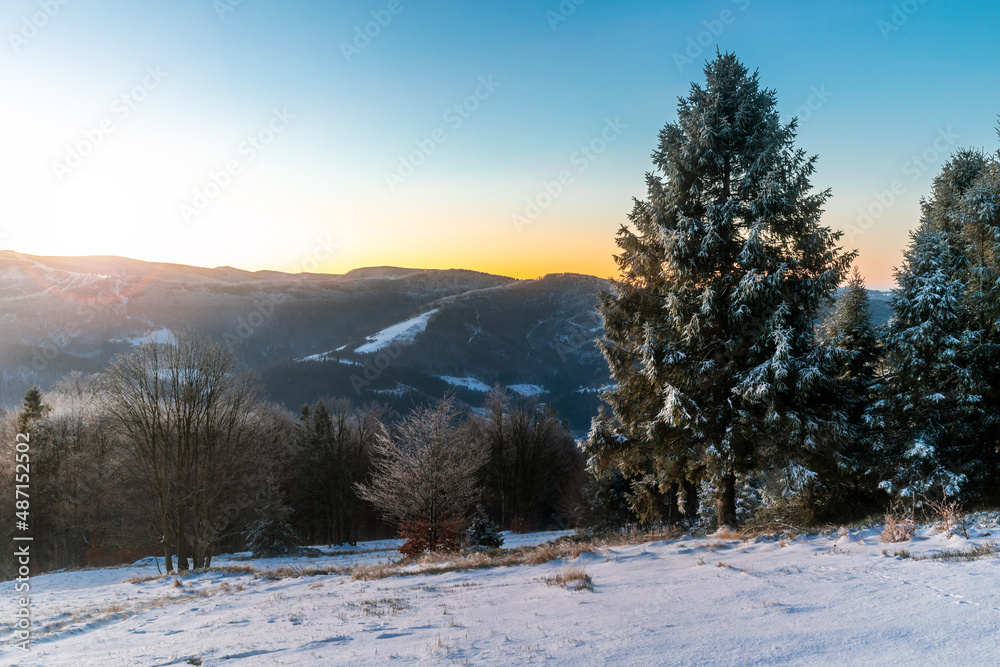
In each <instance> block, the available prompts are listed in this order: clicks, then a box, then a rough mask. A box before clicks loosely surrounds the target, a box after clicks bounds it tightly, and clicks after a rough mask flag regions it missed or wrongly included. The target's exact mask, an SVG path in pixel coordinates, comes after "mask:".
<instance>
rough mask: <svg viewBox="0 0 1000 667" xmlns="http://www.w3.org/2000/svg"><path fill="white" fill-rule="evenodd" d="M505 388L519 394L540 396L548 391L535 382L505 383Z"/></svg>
mask: <svg viewBox="0 0 1000 667" xmlns="http://www.w3.org/2000/svg"><path fill="white" fill-rule="evenodd" d="M507 388H508V389H510V390H511V391H512V392H514V393H515V394H520V395H521V396H541V395H542V394H547V393H549V392H548V390H547V389H543V388H542V387H539V386H538V385H537V384H511V385H507Z"/></svg>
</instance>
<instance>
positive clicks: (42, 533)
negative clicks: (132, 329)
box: [0, 336, 586, 571]
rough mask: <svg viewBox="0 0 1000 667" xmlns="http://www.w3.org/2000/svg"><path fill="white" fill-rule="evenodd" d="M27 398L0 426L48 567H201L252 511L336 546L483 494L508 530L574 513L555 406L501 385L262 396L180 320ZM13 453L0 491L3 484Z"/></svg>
mask: <svg viewBox="0 0 1000 667" xmlns="http://www.w3.org/2000/svg"><path fill="white" fill-rule="evenodd" d="M22 403H23V404H22V406H21V408H20V409H19V410H12V411H9V412H8V413H6V414H4V415H2V416H0V429H2V434H3V439H4V440H3V442H4V447H5V448H6V449H10V448H12V447H13V443H14V442H15V435H16V434H17V433H19V432H20V433H28V434H30V441H31V464H30V465H31V470H30V497H31V514H30V521H29V523H30V526H31V534H32V535H34V536H36V537H35V542H34V544H35V545H36V546H35V550H34V557H35V561H34V564H35V566H36V567H38V568H39V569H41V570H51V569H54V568H60V567H71V566H83V565H102V564H111V563H119V562H131V561H134V560H136V559H138V558H140V557H144V556H150V555H156V556H157V557H158V560H159V561H161V562H162V564H163V566H164V567H165V569H166V570H167V571H170V570H173V569H177V570H185V569H188V568H202V567H209V566H210V565H211V562H212V557H213V556H214V555H215V554H218V553H220V552H232V551H238V550H240V549H243V548H245V547H246V544H247V539H248V532H249V529H250V528H251V527H255V526H256V527H259V523H260V519H261V516H262V515H268V516H282V517H287V520H288V523H289V526H290V532H291V534H294V536H295V539H296V541H297V542H298V543H300V544H324V543H325V544H331V545H333V544H356V543H357V542H358V541H359V540H363V539H372V538H376V537H394V536H395V535H396V533H397V530H398V529H399V528H400V527H403V528H404V529H405V528H406V527H407V526H409V528H410V529H411V530H412V528H413V525H412V521H413V520H416V519H420V520H421V521H424V520H427V521H429V524H427V525H429V526H431V527H432V529H434V530H436V526H437V525H438V524H439V523H440V522H442V521H443V522H453V523H456V525H459V524H461V525H463V526H464V523H465V522H466V521H467V520H468V519H469V518H470V517H471V516H472V513H473V511H474V509H475V507H476V506H477V505H482V506H483V507H484V508H485V509H486V510H487V513H488V515H489V516H490V517H491V518H492V519H493V520H495V521H496V522H497V523H499V524H501V525H502V526H503V527H504V528H516V529H519V530H527V529H529V528H554V527H567V526H569V525H571V524H573V523H574V522H577V521H578V520H579V518H580V516H581V509H580V504H581V503H582V490H581V487H582V485H583V482H584V480H585V479H586V475H585V471H584V460H583V455H582V452H581V450H580V448H579V447H578V446H577V443H576V441H575V440H574V439H573V437H572V436H571V435H570V434H569V431H568V430H567V428H566V425H565V423H564V422H562V421H561V420H560V419H559V418H558V417H557V416H556V415H555V413H553V412H552V411H551V410H550V409H548V408H547V406H545V405H541V404H539V403H537V402H535V401H533V400H530V399H526V398H523V397H518V396H515V395H513V394H511V393H509V392H507V391H506V390H504V389H502V388H500V387H499V386H498V387H496V388H494V389H493V390H492V391H491V392H490V393H489V394H488V396H487V398H486V400H485V402H484V406H483V407H482V408H479V409H477V410H475V411H470V410H467V409H461V408H460V407H459V406H458V405H457V404H456V403H455V401H454V400H453V399H451V398H449V397H445V398H444V399H442V400H441V401H439V402H436V403H431V404H429V405H426V406H414V408H413V410H412V411H411V412H410V413H409V414H402V415H397V414H392V413H390V412H389V410H388V409H387V408H385V407H384V406H380V405H375V404H370V405H365V406H352V405H351V404H350V402H349V401H347V400H346V399H328V400H326V401H317V402H316V403H315V404H314V405H311V406H304V407H303V408H302V409H301V411H300V413H299V415H298V416H297V417H296V416H295V415H294V414H292V413H290V412H288V411H287V410H285V409H283V408H281V407H279V406H276V405H273V404H270V403H268V402H267V401H265V400H264V399H263V398H262V394H261V390H260V385H259V382H258V381H257V378H256V376H255V375H254V374H253V373H251V372H249V371H247V370H246V369H244V368H242V367H241V366H240V365H239V364H238V363H237V362H236V360H235V358H234V357H233V355H232V353H231V351H230V350H229V349H228V348H227V347H226V346H224V345H221V344H219V343H217V342H213V341H212V340H211V339H208V338H201V337H195V336H182V337H180V338H179V339H178V341H177V342H176V343H175V344H165V343H157V342H151V343H146V344H144V345H142V346H139V347H137V348H135V349H134V350H132V351H130V352H127V353H125V354H122V355H120V356H119V357H117V358H116V359H114V360H113V362H112V363H111V364H110V366H109V367H108V369H107V370H106V371H105V372H103V373H101V374H98V375H94V376H91V377H84V376H82V375H80V374H79V373H75V374H72V375H70V376H68V377H66V378H64V379H63V380H62V381H61V382H59V383H58V384H57V385H56V386H55V387H54V388H53V389H52V390H51V391H49V392H47V393H45V394H43V393H42V392H41V391H40V390H39V389H38V388H32V389H30V390H28V391H27V392H26V394H25V395H24V398H23V401H22ZM430 415H441V417H440V419H438V420H437V421H436V422H434V424H433V426H428V425H427V424H428V420H431V417H430ZM7 454H10V455H6V454H5V456H4V459H3V466H2V467H3V477H2V480H0V492H2V493H4V494H5V495H4V497H5V499H13V497H14V493H13V484H14V474H13V472H14V471H13V467H12V466H13V461H14V457H13V455H12V454H13V452H12V451H11V452H8V453H7ZM8 473H9V474H8ZM401 479H402V480H405V481H404V482H400V483H401V484H403V486H404V487H405V488H403V489H402V490H401V492H403V493H404V494H405V493H409V494H418V495H417V496H413V495H403V496H399V497H398V498H397V502H398V503H399V504H398V505H397V506H395V507H392V508H390V507H389V506H388V505H387V504H386V501H385V499H384V498H383V497H382V496H380V495H379V494H377V493H376V492H375V490H376V489H379V488H383V489H385V488H389V487H391V486H392V485H393V484H396V483H397V481H398V480H401ZM393 480H396V481H393ZM3 489H6V490H7V491H9V493H7V491H4V490H3ZM461 489H464V491H463V492H459V490H461ZM440 494H444V495H443V496H442V495H440ZM442 498H446V500H442ZM425 500H426V502H425ZM4 502H5V504H10V507H9V509H10V516H14V514H13V512H14V506H13V503H12V501H9V500H5V501H4ZM276 505H277V506H276ZM407 522H410V523H409V524H408V523H407ZM4 530H5V531H6V532H10V531H11V530H12V528H10V527H6V526H5V527H4ZM255 530H256V528H255ZM8 565H9V564H8Z"/></svg>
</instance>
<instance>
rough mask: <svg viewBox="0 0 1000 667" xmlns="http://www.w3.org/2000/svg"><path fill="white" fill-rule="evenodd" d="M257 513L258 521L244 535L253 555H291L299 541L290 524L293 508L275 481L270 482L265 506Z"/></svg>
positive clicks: (266, 491) (264, 500)
mask: <svg viewBox="0 0 1000 667" xmlns="http://www.w3.org/2000/svg"><path fill="white" fill-rule="evenodd" d="M257 512H258V514H257V520H256V521H255V522H254V523H253V524H252V525H251V526H250V530H248V531H247V532H246V533H245V534H244V539H246V541H247V548H249V549H250V551H251V553H253V555H254V556H255V557H258V558H262V557H271V556H283V555H285V554H288V553H290V552H291V551H292V550H293V549H294V548H295V545H296V542H297V541H298V540H297V539H296V537H295V533H294V531H292V526H291V524H289V523H288V517H289V516H290V515H291V513H292V508H290V507H288V506H286V505H285V504H284V501H283V499H282V497H281V490H280V489H279V488H278V485H277V484H275V482H274V481H273V480H268V483H267V489H266V490H265V492H264V497H263V506H262V507H260V508H259V509H258V510H257Z"/></svg>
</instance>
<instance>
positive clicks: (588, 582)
mask: <svg viewBox="0 0 1000 667" xmlns="http://www.w3.org/2000/svg"><path fill="white" fill-rule="evenodd" d="M545 583H546V584H548V585H549V586H562V587H563V588H567V589H569V590H571V591H592V590H594V580H593V579H591V578H590V575H589V574H587V572H586V570H584V569H583V568H582V567H564V568H563V569H561V570H559V571H558V572H556V573H555V574H553V575H550V576H548V577H545Z"/></svg>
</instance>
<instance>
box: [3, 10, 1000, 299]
mask: <svg viewBox="0 0 1000 667" xmlns="http://www.w3.org/2000/svg"><path fill="white" fill-rule="evenodd" d="M393 11H395V13H393ZM373 12H374V15H373ZM379 19H381V20H382V23H384V25H379V23H378V20H379ZM0 26H2V27H3V31H4V35H5V37H6V39H5V40H4V44H2V45H0V85H2V86H3V90H4V91H5V92H6V93H7V104H6V105H5V107H6V108H5V109H4V111H3V112H2V114H3V115H2V116H0V119H2V120H3V122H2V123H0V133H2V140H3V144H4V145H5V146H6V150H5V153H6V155H5V157H4V159H3V160H2V161H0V164H2V165H3V166H2V169H3V172H2V174H0V176H2V179H0V182H3V183H4V186H3V187H4V193H3V194H4V197H3V204H0V247H9V248H12V249H16V250H19V251H22V252H28V253H35V254H121V255H127V256H132V257H138V258H140V259H148V260H156V261H171V262H182V263H191V264H198V265H205V266H218V265H232V266H238V267H241V268H247V269H263V268H274V269H281V270H290V271H297V270H319V271H331V272H342V271H346V270H349V269H351V268H355V267H359V266H368V265H381V264H393V265H406V266H415V267H428V268H449V267H464V268H472V269H479V270H485V271H491V272H497V273H506V274H508V275H516V276H519V277H533V276H537V275H542V274H545V273H549V272H556V271H577V272H585V273H596V274H598V275H604V276H608V275H611V274H612V273H613V271H614V267H613V264H612V262H611V255H612V253H613V252H614V249H615V248H614V243H613V240H614V234H615V231H616V230H617V228H618V226H619V225H620V224H622V223H623V222H625V219H626V215H627V214H628V212H629V210H630V209H631V198H632V197H640V198H641V197H643V196H644V194H645V193H644V185H643V176H644V173H645V172H646V171H647V170H648V169H649V168H650V159H649V155H650V153H651V152H652V150H653V148H654V145H655V142H656V135H657V132H658V131H659V129H660V128H662V126H663V125H664V123H666V122H667V121H670V120H673V119H674V118H675V112H676V102H677V97H678V96H680V95H683V94H685V93H686V91H687V90H688V88H689V85H690V82H691V81H692V80H700V79H701V78H702V73H701V66H702V64H703V61H704V60H705V59H706V58H709V57H711V55H712V54H714V51H715V49H716V47H717V46H718V47H719V48H721V49H722V50H729V51H735V52H736V53H737V55H738V56H739V57H740V58H741V59H742V60H743V61H744V62H745V63H746V64H747V65H748V66H749V67H751V68H756V69H759V71H760V75H761V79H762V82H763V83H764V85H766V86H767V87H770V88H775V89H776V90H777V93H778V101H779V108H780V110H781V112H782V114H783V115H785V116H787V117H791V116H792V115H799V116H800V131H799V138H798V144H799V145H800V146H801V147H803V148H805V149H806V150H807V151H809V152H810V153H816V154H818V155H819V163H818V172H817V174H816V176H815V178H814V181H813V182H814V185H815V186H816V187H817V188H831V189H832V191H833V198H832V199H831V200H830V203H829V205H828V208H827V214H826V222H827V224H829V225H831V226H833V227H836V228H840V229H845V230H847V231H848V236H847V237H845V239H844V243H845V245H847V246H849V247H857V248H859V249H860V251H861V257H860V260H859V265H860V267H861V269H862V271H863V273H864V274H865V275H866V276H867V277H868V280H869V284H870V286H872V287H882V288H886V287H889V286H891V283H892V278H891V270H892V267H893V266H894V265H898V264H899V262H900V258H901V253H902V250H903V248H904V247H905V244H906V241H907V232H908V230H909V229H912V228H913V227H914V226H915V225H916V223H917V219H918V217H919V201H920V198H921V197H922V196H925V195H926V194H927V193H928V191H929V188H930V185H931V180H932V178H933V176H934V174H935V173H936V172H937V170H938V169H939V168H940V165H941V164H942V162H943V161H944V160H946V159H947V157H948V155H949V154H950V153H951V152H953V151H954V150H955V149H957V148H959V147H964V146H976V147H983V148H986V149H988V150H991V151H992V150H995V149H996V147H997V145H998V140H997V137H996V134H995V126H996V122H997V114H998V113H1000V85H998V84H1000V68H998V66H997V65H998V63H1000V58H998V55H1000V46H998V40H997V39H996V37H995V35H996V31H997V28H998V27H1000V7H997V6H995V5H994V4H992V3H990V4H987V3H973V2H949V3H945V2H942V1H940V0H926V1H925V2H920V0H909V1H908V2H878V1H869V2H856V1H850V0H849V1H846V2H841V3H822V4H813V3H791V2H764V1H763V0H735V1H734V0H719V1H717V2H618V3H612V2H600V1H598V0H586V1H585V2H582V3H581V4H579V5H577V4H575V2H574V1H573V0H566V1H565V2H563V3H562V4H560V2H558V1H557V0H550V1H522V2H509V3H470V2H461V3H460V2H434V3H430V2H421V1H420V0H398V2H390V0H375V1H363V2H351V3H332V2H331V3H326V2H306V1H299V2H296V1H290V2H276V1H274V0H270V1H268V0H243V1H242V2H239V3H237V2H236V0H174V1H172V2H170V3H166V2H152V1H148V0H128V1H126V0H104V1H102V2H100V3H95V2H86V1H85V0H65V3H61V2H59V0H34V1H22V0H8V2H6V3H4V5H3V6H2V8H0ZM366 28H367V29H368V33H369V35H374V36H367V35H366V36H364V37H361V38H358V35H359V34H362V35H363V34H364V31H365V30H366ZM689 56H690V61H688V60H687V58H688V57H689ZM151 72H152V73H154V74H155V76H154V75H152V74H151ZM456 105H458V107H457V108H456ZM102 127H103V128H106V129H110V131H107V132H105V131H103V130H102V129H101V128H102ZM587 147H589V150H581V149H585V148H587ZM81 153H86V155H81ZM74 155H75V157H74ZM893 190H895V192H893ZM860 211H866V212H867V214H866V215H865V216H862V215H861V213H860Z"/></svg>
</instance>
